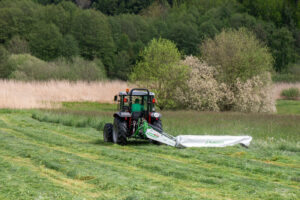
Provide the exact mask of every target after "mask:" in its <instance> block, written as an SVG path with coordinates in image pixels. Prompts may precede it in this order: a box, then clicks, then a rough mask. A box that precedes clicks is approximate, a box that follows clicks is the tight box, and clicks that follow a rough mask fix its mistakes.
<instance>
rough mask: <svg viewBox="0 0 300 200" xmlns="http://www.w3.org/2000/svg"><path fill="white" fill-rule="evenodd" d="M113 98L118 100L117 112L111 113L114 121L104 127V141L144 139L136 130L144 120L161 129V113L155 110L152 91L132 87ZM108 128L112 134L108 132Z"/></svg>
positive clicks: (121, 141)
mask: <svg viewBox="0 0 300 200" xmlns="http://www.w3.org/2000/svg"><path fill="white" fill-rule="evenodd" d="M114 100H115V101H116V102H118V112H116V113H114V115H113V116H114V123H113V124H111V125H107V126H106V127H104V128H105V131H104V132H105V133H104V139H105V140H106V141H112V142H114V143H118V144H126V142H127V138H130V137H135V138H142V139H144V138H143V137H144V134H139V133H138V131H137V130H138V127H139V126H140V125H141V124H142V123H143V122H144V121H146V122H147V123H149V124H150V125H153V126H155V127H156V128H158V129H159V130H162V124H161V121H160V118H161V114H160V113H158V112H155V102H156V100H155V98H154V93H152V92H149V90H148V89H144V88H134V89H132V90H130V91H129V90H128V89H127V90H126V91H125V92H120V93H119V94H118V95H116V96H115V98H114ZM110 129H111V130H112V134H109V132H110ZM106 133H107V134H106ZM110 135H111V137H112V138H110Z"/></svg>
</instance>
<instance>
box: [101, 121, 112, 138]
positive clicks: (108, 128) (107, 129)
mask: <svg viewBox="0 0 300 200" xmlns="http://www.w3.org/2000/svg"><path fill="white" fill-rule="evenodd" d="M103 140H104V142H113V125H112V124H111V123H107V124H105V125H104V129H103Z"/></svg>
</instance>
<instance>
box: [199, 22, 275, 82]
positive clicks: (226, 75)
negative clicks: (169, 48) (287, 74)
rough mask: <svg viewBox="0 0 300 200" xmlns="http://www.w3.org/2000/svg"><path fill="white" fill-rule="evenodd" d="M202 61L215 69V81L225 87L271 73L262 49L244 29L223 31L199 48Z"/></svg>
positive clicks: (270, 65) (252, 35)
mask: <svg viewBox="0 0 300 200" xmlns="http://www.w3.org/2000/svg"><path fill="white" fill-rule="evenodd" d="M201 50H202V55H203V59H204V60H205V61H206V62H208V64H210V65H212V66H216V67H218V69H219V75H218V78H219V79H220V81H224V82H225V83H228V84H233V83H235V82H236V80H237V78H239V79H241V80H242V81H246V80H248V79H250V78H252V77H254V76H256V75H261V74H263V73H264V72H266V71H270V70H271V69H272V64H273V58H272V55H271V53H269V50H268V48H267V47H266V46H263V45H262V44H261V43H260V42H259V41H258V40H257V39H256V37H255V35H254V34H253V33H252V32H250V31H248V30H247V29H245V28H240V29H239V30H231V29H230V30H225V31H222V32H221V33H220V34H219V35H217V36H216V37H215V38H214V39H207V40H206V41H205V42H204V44H203V45H202V47H201Z"/></svg>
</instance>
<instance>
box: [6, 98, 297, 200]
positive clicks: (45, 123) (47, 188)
mask: <svg viewBox="0 0 300 200" xmlns="http://www.w3.org/2000/svg"><path fill="white" fill-rule="evenodd" d="M282 103H283V102H281V103H280V105H281V107H282V108H283V107H284V106H283V105H282ZM115 108H116V105H111V104H99V103H97V102H95V103H92V102H83V103H82V102H81V103H80V102H78V103H74V102H73V103H67V102H65V103H63V104H62V107H61V108H59V109H51V110H49V109H48V110H11V109H2V110H1V112H0V137H1V138H0V191H1V192H0V199H299V197H300V143H299V141H300V123H299V122H300V115H296V114H289V113H288V109H287V110H284V111H282V113H281V114H241V113H214V112H200V113H198V112H195V111H164V112H162V114H163V119H162V121H163V126H164V130H165V131H166V132H167V133H169V134H172V135H179V134H214V135H224V134H230V135H251V136H252V137H253V141H252V143H251V145H250V147H249V148H248V149H247V148H244V147H241V146H233V147H226V148H186V149H176V148H173V147H168V146H165V145H159V146H157V145H153V144H149V143H148V142H145V141H136V140H131V141H130V142H129V144H128V145H127V146H119V145H115V144H111V143H104V142H103V137H102V131H101V130H102V128H103V125H104V123H106V122H111V121H112V113H113V112H114V111H115ZM282 108H281V110H283V109H282ZM298 108H299V107H298ZM278 110H280V109H278Z"/></svg>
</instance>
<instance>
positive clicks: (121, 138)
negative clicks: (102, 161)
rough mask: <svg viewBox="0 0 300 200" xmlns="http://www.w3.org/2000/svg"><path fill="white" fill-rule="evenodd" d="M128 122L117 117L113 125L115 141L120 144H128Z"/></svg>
mask: <svg viewBox="0 0 300 200" xmlns="http://www.w3.org/2000/svg"><path fill="white" fill-rule="evenodd" d="M126 133H127V123H126V121H124V120H122V119H119V118H115V120H114V126H113V142H114V143H116V144H119V145H126V143H127V138H126Z"/></svg>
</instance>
